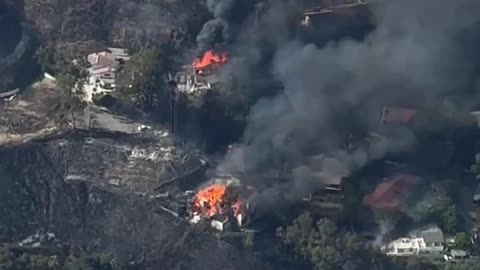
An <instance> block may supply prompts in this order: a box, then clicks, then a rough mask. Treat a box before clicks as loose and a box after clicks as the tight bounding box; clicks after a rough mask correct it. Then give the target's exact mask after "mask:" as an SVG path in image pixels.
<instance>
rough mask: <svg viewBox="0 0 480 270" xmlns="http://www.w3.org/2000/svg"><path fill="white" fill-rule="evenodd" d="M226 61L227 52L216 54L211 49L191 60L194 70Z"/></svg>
mask: <svg viewBox="0 0 480 270" xmlns="http://www.w3.org/2000/svg"><path fill="white" fill-rule="evenodd" d="M226 62H227V54H226V53H221V54H216V53H215V52H213V51H212V50H209V51H207V52H206V53H205V54H204V55H203V56H202V57H200V58H197V59H196V60H195V61H194V62H193V68H194V69H195V70H201V69H205V68H208V67H209V66H212V65H213V66H215V65H223V64H225V63H226Z"/></svg>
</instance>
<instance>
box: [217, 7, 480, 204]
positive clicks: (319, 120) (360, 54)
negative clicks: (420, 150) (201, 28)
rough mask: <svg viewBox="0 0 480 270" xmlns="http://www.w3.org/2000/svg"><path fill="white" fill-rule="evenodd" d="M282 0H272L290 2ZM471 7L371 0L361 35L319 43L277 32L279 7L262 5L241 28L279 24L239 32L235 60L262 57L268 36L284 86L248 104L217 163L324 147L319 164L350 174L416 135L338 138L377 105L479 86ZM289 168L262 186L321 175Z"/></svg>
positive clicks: (308, 184)
mask: <svg viewBox="0 0 480 270" xmlns="http://www.w3.org/2000/svg"><path fill="white" fill-rule="evenodd" d="M284 3H285V1H278V4H275V3H273V4H272V7H271V8H272V9H274V8H278V7H279V6H280V7H282V6H288V5H284ZM478 10H480V1H476V0H459V1H451V0H425V1H414V0H407V1H382V2H381V3H379V4H377V5H375V6H372V12H373V21H374V24H375V29H374V30H373V31H372V32H370V33H369V34H368V35H367V36H366V37H365V38H364V39H363V40H361V41H356V40H351V39H348V38H345V39H343V40H340V41H336V42H331V43H328V44H327V45H326V46H324V47H321V48H320V47H317V46H316V45H314V44H304V43H303V42H301V41H299V40H298V39H295V38H291V37H289V36H288V35H285V32H286V31H287V30H286V29H282V28H280V27H281V26H284V25H287V23H286V22H285V21H282V20H281V18H279V16H278V14H280V13H275V14H270V16H268V15H266V16H265V17H264V20H268V21H264V22H263V24H260V25H261V26H262V27H256V28H255V27H250V28H249V30H245V32H249V33H251V32H252V31H261V30H262V29H270V28H269V27H265V26H269V25H274V26H277V27H276V31H274V32H273V33H272V32H256V33H255V36H254V37H253V38H243V39H242V38H239V39H237V40H238V41H239V42H240V43H239V44H235V45H236V46H238V47H239V48H249V49H248V50H246V53H245V54H244V55H241V54H240V55H239V58H240V59H242V58H243V59H242V61H238V63H247V65H248V64H252V63H258V61H256V60H257V59H256V60H254V61H249V60H251V56H252V55H254V56H255V57H257V58H262V57H263V56H259V55H258V53H262V52H264V50H263V47H262V46H263V45H264V44H265V42H263V43H262V42H258V40H262V39H263V40H265V38H262V36H264V37H268V42H267V43H268V46H269V50H270V51H271V52H272V55H273V57H272V61H271V62H270V64H269V71H270V73H271V74H272V76H273V77H274V78H275V79H276V80H278V81H280V82H281V83H282V85H283V87H282V89H280V90H279V94H277V95H276V96H274V97H269V98H263V99H261V100H259V101H258V102H257V103H256V104H255V105H254V106H253V108H252V109H251V111H250V114H249V117H248V124H247V128H246V130H245V132H244V135H243V139H242V142H241V144H240V146H239V147H238V148H237V149H236V150H234V151H232V152H230V153H229V154H227V156H226V157H225V161H224V162H223V164H221V166H220V169H222V170H226V171H231V172H234V171H242V172H250V173H258V172H264V171H268V168H270V167H275V168H285V167H292V168H295V167H301V166H307V167H308V166H310V165H309V164H310V163H309V162H310V161H309V160H310V159H311V156H315V155H318V154H328V156H330V157H331V158H332V159H333V160H330V161H329V162H328V163H327V164H325V166H321V169H320V170H322V172H323V173H324V174H325V175H331V174H338V171H339V170H338V168H339V167H341V168H345V169H343V170H341V174H344V173H347V174H348V173H349V172H350V171H351V170H354V169H355V168H359V167H361V166H363V165H365V164H366V163H367V162H368V161H370V160H372V159H375V158H381V157H382V156H383V155H385V153H387V152H392V151H403V150H405V149H408V147H411V146H412V145H413V143H414V141H415V138H414V136H413V134H411V133H409V132H408V130H403V131H399V132H397V133H395V134H393V136H392V137H391V138H390V139H387V140H380V141H374V142H372V143H370V144H368V145H366V146H363V147H359V148H358V149H357V150H355V151H353V152H348V151H345V150H344V148H343V147H342V142H343V140H344V138H345V135H346V134H348V132H349V127H351V126H355V127H360V129H363V130H367V131H368V130H372V129H373V127H374V125H375V122H376V121H378V118H379V114H380V109H381V108H382V106H385V105H397V106H409V107H421V106H422V104H424V103H425V102H426V101H427V100H430V99H432V98H443V97H445V96H448V95H451V94H458V93H461V92H462V91H463V92H466V91H470V90H472V89H471V87H472V86H473V87H475V85H476V87H477V89H478V81H479V80H478V79H479V78H480V77H479V73H478V65H479V58H478V52H477V51H478V50H477V49H475V47H477V46H478V44H479V33H480V32H479V29H480V28H479V21H480V17H479V16H478ZM282 12H283V14H288V13H289V12H288V10H282ZM267 14H268V11H267ZM286 17H288V16H286ZM314 27H322V26H321V25H319V26H314ZM252 29H254V30H252ZM255 37H256V38H255ZM287 38H288V40H287ZM260 44H261V45H260ZM251 52H254V53H251ZM249 53H251V54H249ZM233 61H235V59H232V62H233ZM238 69H239V70H242V72H241V74H242V76H244V79H250V78H255V76H256V75H255V74H253V73H248V72H245V71H246V70H247V71H248V70H255V69H254V68H251V67H245V66H240V65H239V66H238ZM233 70H235V68H234V69H233ZM232 76H235V74H234V75H232ZM475 82H477V83H475ZM403 133H405V134H403ZM332 164H333V165H332ZM330 165H331V166H330ZM309 170H311V169H308V168H307V169H304V170H303V172H308V171H309ZM293 176H294V177H293V179H294V180H293V181H290V182H287V183H282V184H272V185H270V187H268V188H265V189H263V190H264V192H263V193H265V194H266V195H265V196H266V197H269V198H271V197H272V196H271V194H278V193H284V194H288V196H284V197H291V198H292V199H298V198H300V197H301V196H303V195H305V194H304V193H306V192H309V191H310V190H312V187H315V186H318V185H322V179H320V180H318V181H317V180H315V181H313V183H312V179H313V178H312V177H308V175H307V176H306V175H305V173H302V174H299V175H295V174H294V175H293ZM338 176H341V175H338ZM255 181H262V180H261V179H260V180H259V179H256V180H255ZM253 184H255V183H253ZM257 184H258V183H257ZM266 200H267V201H268V199H266Z"/></svg>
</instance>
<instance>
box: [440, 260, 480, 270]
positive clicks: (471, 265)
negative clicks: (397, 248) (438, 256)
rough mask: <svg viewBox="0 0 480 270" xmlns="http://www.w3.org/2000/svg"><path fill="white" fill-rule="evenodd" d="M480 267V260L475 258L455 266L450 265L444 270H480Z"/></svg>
mask: <svg viewBox="0 0 480 270" xmlns="http://www.w3.org/2000/svg"><path fill="white" fill-rule="evenodd" d="M479 265H480V258H479V257H473V258H470V259H467V260H465V261H462V262H458V263H455V264H452V263H448V264H446V265H445V268H444V270H478V269H479Z"/></svg>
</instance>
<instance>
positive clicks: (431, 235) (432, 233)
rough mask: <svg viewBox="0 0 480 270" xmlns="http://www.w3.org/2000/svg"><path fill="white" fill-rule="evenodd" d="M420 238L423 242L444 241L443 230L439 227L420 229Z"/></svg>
mask: <svg viewBox="0 0 480 270" xmlns="http://www.w3.org/2000/svg"><path fill="white" fill-rule="evenodd" d="M422 238H423V241H425V243H442V242H444V241H445V238H444V237H443V232H442V230H440V229H439V228H432V229H428V230H425V231H422Z"/></svg>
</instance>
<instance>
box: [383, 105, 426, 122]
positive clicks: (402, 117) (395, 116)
mask: <svg viewBox="0 0 480 270" xmlns="http://www.w3.org/2000/svg"><path fill="white" fill-rule="evenodd" d="M416 113H417V111H416V110H413V109H404V108H392V107H384V108H383V110H382V120H381V121H382V125H388V124H408V123H409V122H410V121H412V119H413V117H414V116H415V114H416Z"/></svg>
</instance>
